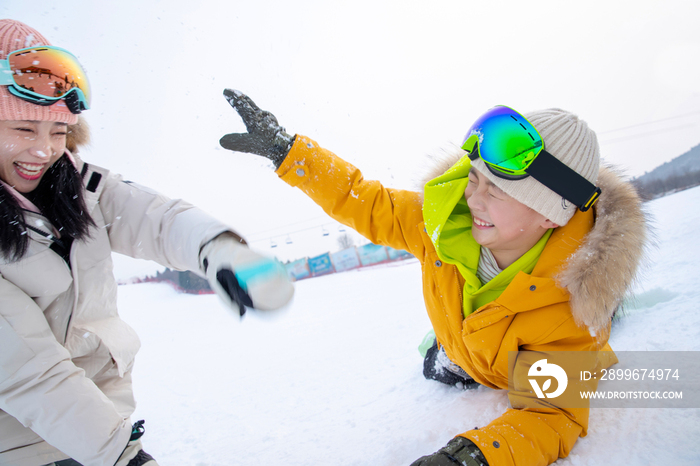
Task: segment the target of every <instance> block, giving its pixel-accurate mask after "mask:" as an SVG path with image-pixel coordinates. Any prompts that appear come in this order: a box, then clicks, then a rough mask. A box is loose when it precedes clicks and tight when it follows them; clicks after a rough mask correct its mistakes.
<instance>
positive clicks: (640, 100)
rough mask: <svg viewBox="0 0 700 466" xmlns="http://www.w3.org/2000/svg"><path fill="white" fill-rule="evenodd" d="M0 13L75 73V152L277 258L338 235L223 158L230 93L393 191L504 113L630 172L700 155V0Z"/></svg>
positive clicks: (323, 3)
mask: <svg viewBox="0 0 700 466" xmlns="http://www.w3.org/2000/svg"><path fill="white" fill-rule="evenodd" d="M195 3H196V4H195ZM0 17H5V18H12V19H17V20H20V21H23V22H25V23H27V24H28V25H30V26H32V27H34V28H36V29H38V30H39V31H40V32H41V33H42V34H44V35H45V36H46V37H47V38H48V39H49V41H51V43H52V44H53V45H57V46H61V47H64V48H66V49H68V50H70V51H72V52H73V53H74V54H75V55H77V56H78V58H79V59H80V61H81V63H82V64H83V65H84V67H85V68H86V69H87V71H88V76H89V78H90V82H91V85H92V88H93V91H94V94H95V95H94V99H93V102H92V109H90V110H89V111H87V112H85V113H84V115H85V117H86V119H87V120H88V122H89V123H90V125H91V127H92V134H93V143H92V146H91V147H90V148H88V149H86V150H84V151H83V152H82V156H83V158H84V159H85V160H86V161H88V162H91V163H95V164H97V165H101V166H105V167H107V168H110V169H112V170H114V171H116V172H119V173H122V174H123V175H124V176H125V178H127V179H130V180H133V181H136V182H139V183H142V184H145V185H147V186H150V187H152V188H155V189H158V190H160V191H162V192H163V193H165V194H167V195H169V196H171V197H182V198H185V199H187V200H189V201H191V202H193V203H194V204H196V205H198V206H200V207H202V208H203V209H204V210H206V211H208V212H210V213H212V214H214V215H215V216H217V217H219V218H221V219H222V220H224V221H225V222H227V223H229V224H231V225H232V226H233V227H234V228H236V229H238V230H239V231H240V232H241V233H242V234H243V235H244V236H247V237H249V239H251V240H252V244H253V246H254V247H258V248H260V249H262V250H264V251H265V252H268V253H271V254H276V255H278V257H280V258H281V259H283V260H286V259H293V258H296V257H303V256H305V255H313V254H317V253H320V252H325V251H327V250H329V249H337V246H336V243H335V237H336V236H337V234H338V231H337V224H334V223H332V221H331V220H329V219H328V218H327V217H325V214H324V213H323V212H322V211H321V210H320V209H319V208H317V207H316V206H315V205H313V203H311V201H309V200H308V199H306V198H305V196H304V195H302V194H301V193H300V192H298V191H297V190H294V189H292V188H290V187H288V186H287V185H286V184H284V183H283V182H282V181H281V180H279V179H277V177H276V175H275V174H274V173H273V171H272V169H271V165H270V164H269V163H267V162H266V161H265V160H263V159H261V158H259V157H256V156H253V155H245V154H239V153H232V152H228V151H225V150H223V149H221V148H219V147H218V140H219V138H220V137H221V136H222V135H223V134H225V133H228V132H240V131H244V130H245V128H244V126H243V124H242V123H241V121H240V119H239V118H238V116H237V115H236V114H235V112H234V111H233V110H232V109H231V108H230V107H229V106H228V104H227V103H226V101H225V100H224V99H223V97H222V95H221V93H222V91H223V89H224V88H225V87H231V88H236V89H239V90H241V91H243V92H245V93H247V94H249V95H250V96H251V97H252V98H253V99H254V100H255V101H256V102H257V103H258V104H259V105H260V106H261V107H262V108H264V109H267V110H270V111H271V112H273V113H274V114H275V115H276V116H277V117H278V120H279V121H280V123H281V124H282V125H283V126H285V127H286V128H287V130H288V132H290V133H299V134H304V135H306V136H309V137H311V138H314V139H316V140H317V141H318V142H319V143H320V144H321V145H322V146H324V147H326V148H328V149H330V150H332V151H334V152H335V153H337V154H338V155H340V156H341V157H343V158H345V159H346V160H348V161H350V162H352V163H353V164H355V165H356V166H358V167H359V168H361V169H362V170H363V172H364V173H365V176H366V177H367V178H374V179H379V180H380V181H382V182H383V183H384V184H385V185H387V186H392V187H399V188H414V181H413V180H415V179H419V178H421V175H420V172H421V170H422V169H423V168H422V166H423V163H424V162H425V156H426V155H427V154H431V153H436V152H438V151H439V150H440V149H441V148H443V147H445V146H446V145H448V144H449V143H457V142H460V141H461V138H462V137H463V136H464V133H465V132H466V130H467V129H468V127H469V126H470V125H471V123H472V122H473V120H475V119H476V118H477V117H478V116H479V115H481V113H483V112H484V111H485V110H487V109H488V108H490V107H492V106H494V105H497V104H502V105H508V106H511V107H513V108H515V109H517V110H519V111H521V112H523V113H525V112H529V111H533V110H537V109H542V108H548V107H560V108H564V109H566V110H569V111H571V112H574V113H576V114H578V115H579V116H580V117H581V118H583V119H584V120H586V121H587V122H588V124H589V126H591V127H592V128H593V129H594V130H595V131H596V132H597V133H598V136H599V141H600V146H601V153H602V156H603V158H604V160H605V161H606V162H608V163H612V164H615V165H617V166H619V167H621V168H622V169H624V171H625V172H626V173H627V174H628V175H630V176H638V175H641V174H643V173H644V172H645V171H649V170H651V169H653V168H655V167H656V166H658V165H660V164H662V163H664V162H666V161H668V160H671V159H672V158H674V157H677V156H679V155H681V154H683V153H684V152H686V151H688V150H689V149H690V148H691V147H693V146H695V145H697V144H700V84H699V83H700V32H698V31H700V28H699V27H698V19H699V18H700V2H697V1H696V0H694V1H690V0H689V1H679V0H664V1H660V0H654V1H645V0H637V1H616V0H615V1H614V0H604V1H601V0H589V1H585V2H568V1H561V0H557V1H554V0H552V1H538V0H534V1H530V2H520V1H517V2H516V1H490V2H486V1H464V0H462V1H448V0H433V1H430V2H428V1H411V0H401V1H382V0H359V1H353V2H338V1H329V0H297V1H294V2H286V1H264V0H256V1H247V2H239V1H226V2H224V1H216V2H214V1H207V0H202V1H199V2H193V1H191V0H168V1H148V0H141V1H134V0H123V1H120V2H95V1H88V0H85V1H77V0H67V1H62V2H60V3H59V2H53V1H42V0H35V1H32V2H27V1H26V0H3V2H2V4H1V5H0ZM323 228H325V229H326V230H329V231H331V232H332V233H333V234H332V235H329V236H327V237H323V236H322V229H323ZM301 230H303V231H301ZM287 237H289V238H290V239H292V240H293V245H286V244H284V243H285V240H286V238H287ZM272 241H275V242H276V243H278V247H277V248H274V249H271V248H270V244H271V242H272Z"/></svg>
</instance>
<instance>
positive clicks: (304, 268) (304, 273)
mask: <svg viewBox="0 0 700 466" xmlns="http://www.w3.org/2000/svg"><path fill="white" fill-rule="evenodd" d="M285 267H286V269H287V273H288V274H289V275H290V276H291V277H292V278H293V279H295V280H303V279H304V278H309V277H310V276H311V271H310V270H309V265H308V263H307V261H306V258H304V259H298V260H295V261H294V262H290V263H289V264H286V265H285Z"/></svg>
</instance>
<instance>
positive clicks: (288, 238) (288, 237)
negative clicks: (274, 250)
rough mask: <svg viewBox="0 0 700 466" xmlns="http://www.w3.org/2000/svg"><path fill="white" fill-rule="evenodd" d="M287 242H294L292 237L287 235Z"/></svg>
mask: <svg viewBox="0 0 700 466" xmlns="http://www.w3.org/2000/svg"><path fill="white" fill-rule="evenodd" d="M285 243H287V244H292V237H291V236H289V235H287V239H286V241H285Z"/></svg>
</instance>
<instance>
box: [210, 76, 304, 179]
mask: <svg viewBox="0 0 700 466" xmlns="http://www.w3.org/2000/svg"><path fill="white" fill-rule="evenodd" d="M224 96H225V97H226V100H228V103H229V104H230V105H231V107H233V108H234V109H235V110H236V111H237V112H238V114H239V115H240V116H241V119H242V120H243V123H245V126H246V129H247V130H248V132H247V133H231V134H227V135H225V136H224V137H222V138H221V139H220V140H219V144H221V147H223V148H224V149H228V150H233V151H236V152H247V153H249V154H256V155H262V156H263V157H267V158H268V159H270V160H272V163H274V164H275V167H276V168H279V167H280V165H282V162H283V161H284V159H285V157H287V154H288V153H289V150H290V149H291V148H292V144H293V143H294V136H290V135H289V134H287V133H286V132H285V129H284V128H282V127H281V126H280V125H279V123H277V118H275V116H274V115H273V114H272V113H270V112H267V111H264V110H260V108H258V106H257V105H255V102H253V100H252V99H251V98H250V97H248V96H247V95H245V94H243V93H242V92H240V91H236V90H233V89H224Z"/></svg>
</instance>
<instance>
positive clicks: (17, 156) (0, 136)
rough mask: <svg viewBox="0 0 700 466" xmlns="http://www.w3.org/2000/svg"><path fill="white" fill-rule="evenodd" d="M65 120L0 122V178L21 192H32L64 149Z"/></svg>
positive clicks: (66, 127)
mask: <svg viewBox="0 0 700 466" xmlns="http://www.w3.org/2000/svg"><path fill="white" fill-rule="evenodd" d="M67 130H68V126H67V125H66V124H65V123H57V122H53V121H26V120H21V121H12V120H3V121H0V179H2V181H4V182H5V183H7V184H9V185H10V186H12V187H13V188H15V189H16V190H17V191H19V192H20V193H29V192H31V191H34V189H36V187H37V186H38V185H39V182H40V181H41V178H42V177H43V176H44V174H45V173H46V170H48V169H49V167H50V166H51V165H53V164H54V162H56V160H58V159H59V158H60V157H61V156H62V155H63V153H64V152H65V150H66V133H67Z"/></svg>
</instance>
